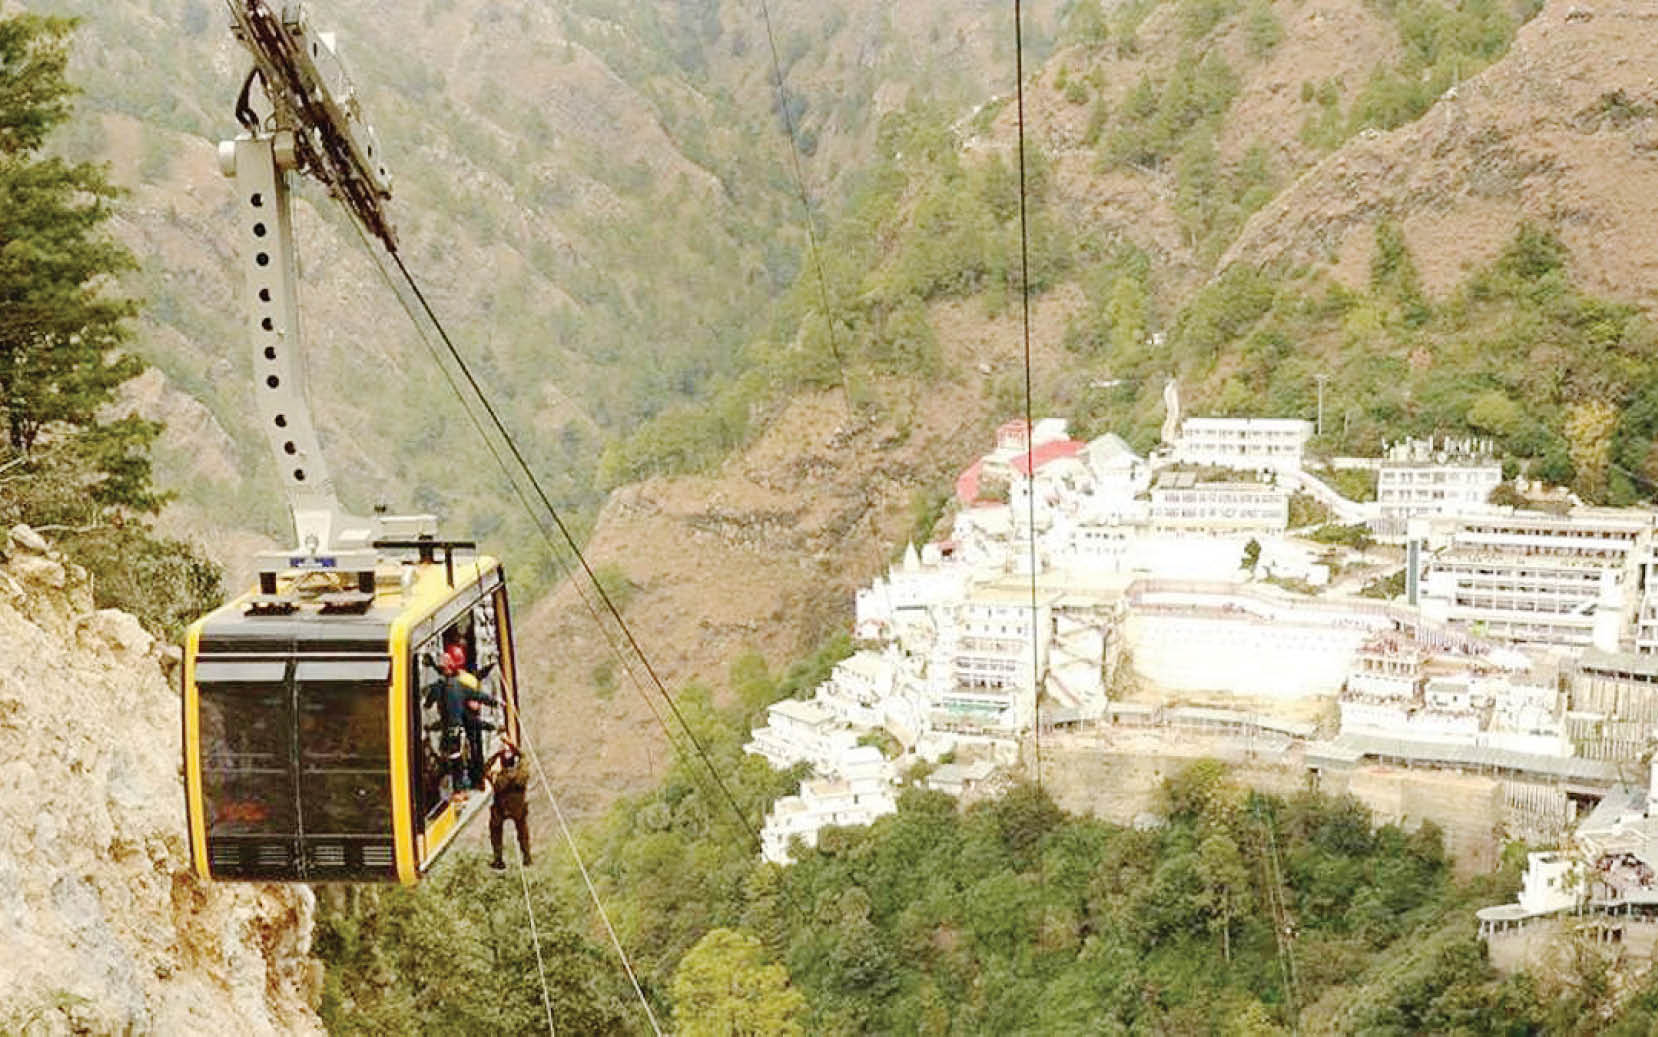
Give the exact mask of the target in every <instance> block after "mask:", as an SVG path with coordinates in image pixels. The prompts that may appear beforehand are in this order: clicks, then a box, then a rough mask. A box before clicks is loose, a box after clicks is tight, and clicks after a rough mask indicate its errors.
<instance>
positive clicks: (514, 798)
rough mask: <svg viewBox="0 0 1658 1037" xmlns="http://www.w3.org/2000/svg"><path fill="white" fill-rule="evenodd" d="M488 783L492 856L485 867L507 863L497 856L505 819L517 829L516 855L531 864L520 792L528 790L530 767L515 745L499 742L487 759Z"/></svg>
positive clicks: (526, 818)
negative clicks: (499, 744)
mask: <svg viewBox="0 0 1658 1037" xmlns="http://www.w3.org/2000/svg"><path fill="white" fill-rule="evenodd" d="M489 782H490V785H491V786H492V787H493V788H494V790H495V798H494V799H493V800H491V801H490V805H489V847H490V849H491V850H493V851H495V859H494V860H492V861H490V862H489V866H490V867H491V868H494V869H495V870H496V871H500V870H502V869H504V868H505V867H506V866H507V864H506V861H504V860H502V859H501V834H502V830H503V829H505V828H506V823H507V822H508V821H509V820H510V821H511V822H512V824H513V828H514V829H516V830H517V834H518V855H519V856H520V857H522V858H523V859H524V863H525V865H528V864H530V863H531V861H530V824H529V804H528V803H526V802H525V795H524V794H525V792H526V791H527V790H528V789H529V784H530V769H529V767H527V766H526V765H525V763H524V757H523V756H522V755H521V754H520V753H519V752H518V747H517V746H515V745H513V744H512V743H511V742H507V743H506V744H505V745H503V746H502V747H501V751H500V752H498V753H496V754H495V756H494V757H493V758H492V759H491V760H490V762H489Z"/></svg>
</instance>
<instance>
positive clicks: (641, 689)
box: [350, 220, 695, 773]
mask: <svg viewBox="0 0 1658 1037" xmlns="http://www.w3.org/2000/svg"><path fill="white" fill-rule="evenodd" d="M350 222H351V226H352V229H353V230H355V231H356V232H357V237H358V239H359V240H360V241H362V243H363V247H364V249H366V250H367V251H368V253H369V255H371V256H372V257H374V260H375V268H376V269H377V270H378V271H379V272H380V277H381V279H382V280H383V281H384V282H385V284H386V286H387V287H388V288H389V289H391V293H392V295H394V296H395V297H396V298H397V301H398V303H399V304H401V305H402V307H403V310H404V312H405V313H406V314H408V317H409V322H410V323H411V324H413V325H414V328H415V333H416V334H417V335H418V336H419V338H420V342H421V344H422V345H423V346H425V347H426V352H427V354H428V355H429V356H430V357H431V358H432V363H433V365H434V366H436V367H437V369H438V372H439V373H440V374H442V375H443V380H444V382H445V383H446V384H448V386H449V390H450V392H452V393H454V395H455V399H456V400H458V401H459V402H460V405H461V411H462V412H463V413H464V414H465V415H466V417H467V420H468V421H470V422H471V423H472V428H473V429H474V430H475V431H476V432H477V433H478V438H479V439H480V440H482V441H483V444H484V449H485V450H487V451H488V452H489V456H490V457H491V458H492V459H493V460H494V461H495V465H496V467H497V468H499V469H500V470H501V474H502V475H503V476H505V477H506V480H507V485H508V486H509V487H511V488H512V492H513V495H514V496H515V497H517V498H518V503H519V504H520V505H521V506H522V507H523V509H524V512H525V514H527V515H529V517H530V521H531V522H533V523H534V524H535V527H536V531H537V532H539V533H540V534H541V539H542V541H543V542H545V543H546V545H547V552H548V554H549V555H550V556H551V557H552V559H553V561H554V563H555V564H556V565H558V567H559V569H560V571H561V574H562V575H563V576H564V577H565V578H566V579H570V578H571V577H573V576H574V569H573V568H572V567H571V565H570V564H569V562H567V561H566V560H565V559H564V558H562V557H560V552H559V547H558V543H557V541H556V540H555V539H554V538H553V535H552V533H551V531H549V530H548V528H547V524H546V522H545V521H544V520H543V519H542V517H541V513H540V511H539V510H538V509H537V508H536V507H535V505H534V504H533V503H531V501H530V499H529V497H528V495H526V494H525V492H524V488H523V487H522V486H521V485H519V483H518V480H517V479H516V478H515V477H514V475H513V471H512V466H511V465H509V464H507V461H506V459H505V458H504V457H502V456H501V452H500V450H499V449H497V448H496V446H495V441H494V440H493V439H491V438H490V435H489V433H488V432H487V431H485V429H484V426H483V422H482V421H481V420H479V418H478V416H477V414H476V413H474V411H473V409H472V404H471V403H470V402H469V401H468V400H467V398H466V394H465V393H464V392H462V391H461V387H460V385H459V384H457V383H456V381H455V377H454V375H453V374H451V373H450V371H449V367H448V365H446V364H445V363H444V362H443V357H442V354H440V353H439V352H438V350H437V347H436V346H434V345H433V344H432V341H431V336H430V335H429V334H428V333H427V331H426V326H425V322H424V321H422V320H421V319H420V315H419V313H418V312H417V310H416V309H415V306H414V304H413V303H412V302H411V301H410V299H409V298H408V296H407V294H406V293H405V292H404V291H402V290H401V288H400V287H399V285H398V284H397V282H396V280H394V279H393V278H392V276H391V272H390V271H389V270H388V269H387V268H386V264H385V259H384V256H385V253H384V252H383V251H382V250H380V249H377V248H375V247H374V245H373V243H372V242H370V241H369V239H368V235H367V234H366V233H365V232H364V231H363V228H362V226H361V225H360V224H359V223H358V222H357V221H356V220H352V221H350ZM570 585H571V587H572V588H573V589H574V590H575V592H576V597H577V598H578V599H579V600H580V601H581V603H582V607H583V608H585V609H586V610H587V614H588V616H589V617H591V618H592V620H593V625H594V627H595V628H597V629H598V631H599V634H600V636H601V637H603V638H604V642H605V647H607V648H609V649H610V653H611V655H612V656H614V657H615V659H616V661H617V662H618V663H620V664H621V667H622V672H623V673H626V674H627V676H628V682H629V683H630V684H632V685H633V688H634V690H635V691H637V692H638V693H639V697H640V699H641V701H643V702H644V703H645V708H647V709H649V710H650V712H651V715H652V716H653V717H655V719H656V724H657V726H658V727H660V728H661V729H662V733H663V735H664V737H666V738H667V740H668V745H669V747H670V748H672V749H673V751H674V753H675V754H676V755H678V756H680V757H684V756H685V755H686V753H685V750H684V747H683V746H682V745H680V743H679V741H678V739H676V738H675V737H674V732H673V729H672V728H670V727H669V726H668V722H667V720H665V719H664V718H663V716H662V712H661V710H659V709H658V708H657V706H656V703H655V702H654V701H652V699H651V697H650V694H649V693H648V692H647V691H646V690H645V686H644V682H643V681H641V680H640V679H639V675H638V674H637V673H636V672H635V671H634V668H633V664H632V663H631V662H630V661H629V659H628V657H627V653H625V652H623V651H622V649H621V646H619V645H618V644H617V643H616V640H615V638H614V637H612V636H611V633H610V630H609V628H608V627H607V626H606V624H605V622H604V620H603V619H601V618H600V616H599V611H598V608H597V607H596V606H594V604H593V602H592V599H591V598H590V597H589V596H588V593H587V591H586V590H585V589H584V588H583V587H582V582H581V581H580V580H574V579H571V584H570ZM692 773H695V772H694V771H693V772H692Z"/></svg>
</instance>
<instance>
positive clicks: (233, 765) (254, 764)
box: [196, 662, 299, 836]
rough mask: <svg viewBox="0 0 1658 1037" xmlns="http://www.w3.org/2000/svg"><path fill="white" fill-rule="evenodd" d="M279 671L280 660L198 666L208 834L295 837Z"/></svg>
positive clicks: (289, 722) (286, 704)
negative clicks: (290, 835) (281, 835)
mask: <svg viewBox="0 0 1658 1037" xmlns="http://www.w3.org/2000/svg"><path fill="white" fill-rule="evenodd" d="M286 671H287V664H286V663H282V662H271V663H257V662H249V663H203V664H202V665H201V666H199V667H198V668H197V674H196V680H197V683H198V685H199V687H200V689H201V746H202V791H203V793H204V797H205V799H206V808H207V816H206V820H207V832H208V835H209V836H238V835H265V834H278V833H281V834H288V833H293V832H296V831H298V824H299V819H298V816H297V814H296V806H297V804H296V803H295V800H294V785H293V740H292V739H293V715H292V711H291V705H290V700H289V696H288V690H287V686H286V676H287V672H286Z"/></svg>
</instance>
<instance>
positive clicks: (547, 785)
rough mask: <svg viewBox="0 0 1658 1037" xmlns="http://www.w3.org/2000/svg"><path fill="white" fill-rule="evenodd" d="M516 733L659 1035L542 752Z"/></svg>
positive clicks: (521, 733)
mask: <svg viewBox="0 0 1658 1037" xmlns="http://www.w3.org/2000/svg"><path fill="white" fill-rule="evenodd" d="M518 736H519V737H520V738H522V739H523V740H524V754H525V755H526V756H528V757H529V758H530V763H531V764H532V765H534V767H535V773H536V776H537V777H538V778H540V779H541V790H542V791H543V792H545V793H546V794H547V802H548V803H549V804H550V805H551V806H552V808H553V817H555V818H557V819H558V827H559V831H560V832H562V833H563V834H564V842H565V844H566V845H567V846H569V847H570V856H571V857H572V858H574V859H575V862H576V870H577V871H579V872H581V880H582V882H583V884H585V885H586V886H587V895H588V896H589V897H591V898H592V899H593V906H594V907H595V908H597V909H598V911H599V919H600V921H602V922H604V929H605V932H606V933H608V934H609V935H610V944H611V946H613V947H615V948H616V955H617V957H619V958H621V959H622V969H623V970H624V971H625V972H626V973H627V974H628V982H630V983H632V984H633V992H634V993H635V994H638V995H639V1004H640V1005H642V1006H643V1007H644V1009H645V1018H647V1019H649V1020H650V1024H651V1030H652V1032H654V1033H655V1034H656V1037H662V1027H661V1026H660V1025H658V1024H657V1021H656V1013H655V1012H653V1011H651V1003H650V1001H649V1000H647V999H646V997H645V991H644V988H643V987H641V986H640V985H639V977H638V976H637V975H635V974H634V971H633V963H632V962H630V961H629V960H628V955H627V951H625V950H623V949H622V940H621V938H620V937H618V936H617V935H616V927H615V926H613V925H611V924H610V914H609V913H608V912H607V911H605V909H604V903H603V902H602V901H601V900H600V899H599V890H598V888H597V887H596V886H594V885H593V877H592V876H591V875H589V874H588V872H587V865H586V863H585V862H583V861H582V859H581V849H580V847H578V846H577V845H576V837H575V835H574V834H573V833H572V832H571V831H570V826H569V824H567V823H566V822H565V820H564V811H563V810H560V809H559V805H558V798H557V797H556V796H554V795H553V786H552V783H551V782H549V781H548V780H547V772H546V771H545V770H543V769H542V766H541V756H540V755H539V754H538V753H537V752H536V751H535V746H533V745H531V744H530V736H529V732H528V730H527V729H523V728H521V729H520V730H519V732H518ZM519 867H520V869H522V867H523V857H522V855H520V857H519ZM537 953H539V951H538V952H537Z"/></svg>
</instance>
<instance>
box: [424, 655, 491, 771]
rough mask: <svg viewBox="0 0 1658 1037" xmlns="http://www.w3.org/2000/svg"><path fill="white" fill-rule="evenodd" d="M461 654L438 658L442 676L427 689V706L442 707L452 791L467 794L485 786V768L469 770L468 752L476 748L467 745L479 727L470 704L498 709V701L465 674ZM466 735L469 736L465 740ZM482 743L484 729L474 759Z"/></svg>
mask: <svg viewBox="0 0 1658 1037" xmlns="http://www.w3.org/2000/svg"><path fill="white" fill-rule="evenodd" d="M461 658H464V656H460V655H459V653H454V652H444V653H443V654H441V655H439V656H438V658H437V664H438V672H439V673H440V674H441V675H442V676H440V677H439V678H438V679H437V680H435V681H433V682H432V684H431V686H430V687H428V688H427V689H426V704H427V705H433V704H440V705H441V706H442V709H443V739H442V743H441V745H442V751H443V755H444V757H445V762H446V763H447V765H448V768H449V779H450V787H451V788H452V789H453V790H454V791H456V792H464V791H466V790H468V789H471V788H473V787H474V786H476V785H480V784H482V782H481V780H474V779H481V778H482V773H481V772H482V769H483V768H482V767H480V766H478V765H477V764H476V763H473V765H472V766H468V761H467V759H466V757H467V755H468V754H467V749H468V748H473V746H469V745H468V744H467V743H468V742H473V741H474V739H473V737H471V736H472V730H473V728H474V727H476V726H477V725H478V724H479V722H480V721H479V719H478V718H477V716H476V714H475V713H474V712H473V710H472V709H470V708H469V703H473V702H476V703H479V704H487V705H491V706H493V705H495V699H493V698H491V697H490V696H488V695H486V694H484V693H483V692H482V691H479V690H478V681H477V678H475V677H473V676H472V675H471V674H468V673H465V672H464V671H463V670H462V669H461V666H462V662H461ZM463 735H464V736H467V737H465V738H464V739H463ZM482 740H483V732H482V730H481V728H480V729H479V730H478V733H477V736H476V748H474V755H476V754H477V753H480V752H481V751H482V750H481V746H482Z"/></svg>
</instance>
